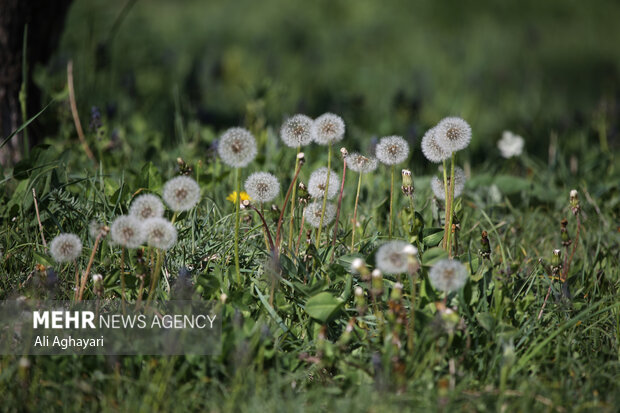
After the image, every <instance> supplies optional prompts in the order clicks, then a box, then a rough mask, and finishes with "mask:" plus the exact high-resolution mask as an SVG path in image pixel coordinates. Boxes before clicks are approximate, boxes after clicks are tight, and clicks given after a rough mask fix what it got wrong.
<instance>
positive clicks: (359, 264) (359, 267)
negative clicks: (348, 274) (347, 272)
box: [351, 258, 366, 272]
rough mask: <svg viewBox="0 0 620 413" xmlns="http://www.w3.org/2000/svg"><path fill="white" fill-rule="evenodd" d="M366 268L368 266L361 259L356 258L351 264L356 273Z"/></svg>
mask: <svg viewBox="0 0 620 413" xmlns="http://www.w3.org/2000/svg"><path fill="white" fill-rule="evenodd" d="M365 266H366V263H365V262H364V260H363V259H361V258H356V259H354V260H353V262H351V268H352V269H353V271H356V272H360V271H361V270H362V268H364V267H365Z"/></svg>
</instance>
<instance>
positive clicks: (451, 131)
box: [435, 117, 471, 153]
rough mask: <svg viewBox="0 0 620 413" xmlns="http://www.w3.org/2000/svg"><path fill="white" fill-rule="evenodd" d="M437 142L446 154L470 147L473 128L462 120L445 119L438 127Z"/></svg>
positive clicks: (455, 118) (456, 118)
mask: <svg viewBox="0 0 620 413" xmlns="http://www.w3.org/2000/svg"><path fill="white" fill-rule="evenodd" d="M435 140H436V142H437V144H438V145H439V146H440V147H441V148H442V149H443V150H444V151H446V152H450V153H452V152H454V151H459V150H461V149H464V148H466V147H467V145H469V142H470V141H471V127H470V126H469V124H468V123H467V122H465V121H464V120H463V119H461V118H458V117H448V118H444V119H442V120H441V122H439V123H438V124H437V126H436V130H435Z"/></svg>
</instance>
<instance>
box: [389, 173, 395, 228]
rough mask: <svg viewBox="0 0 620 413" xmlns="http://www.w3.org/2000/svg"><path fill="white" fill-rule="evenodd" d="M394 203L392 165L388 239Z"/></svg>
mask: <svg viewBox="0 0 620 413" xmlns="http://www.w3.org/2000/svg"><path fill="white" fill-rule="evenodd" d="M393 203H394V165H392V180H391V183H390V222H389V224H388V235H389V239H392V214H393V212H392V209H393V206H394V205H393Z"/></svg>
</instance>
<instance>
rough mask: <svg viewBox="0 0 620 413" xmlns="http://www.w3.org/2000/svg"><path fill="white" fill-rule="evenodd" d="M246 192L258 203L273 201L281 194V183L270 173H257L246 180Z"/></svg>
mask: <svg viewBox="0 0 620 413" xmlns="http://www.w3.org/2000/svg"><path fill="white" fill-rule="evenodd" d="M245 192H247V193H248V195H250V198H252V199H253V200H254V201H257V202H269V201H273V200H274V199H275V198H276V197H277V196H278V194H279V193H280V182H279V181H278V178H276V177H275V176H273V175H272V174H270V173H268V172H255V173H253V174H252V175H250V176H249V177H248V179H246V181H245Z"/></svg>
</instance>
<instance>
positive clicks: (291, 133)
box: [280, 114, 315, 148]
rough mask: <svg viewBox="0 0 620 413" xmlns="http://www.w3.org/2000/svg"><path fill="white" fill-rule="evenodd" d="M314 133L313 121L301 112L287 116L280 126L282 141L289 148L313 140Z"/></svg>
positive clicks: (307, 143)
mask: <svg viewBox="0 0 620 413" xmlns="http://www.w3.org/2000/svg"><path fill="white" fill-rule="evenodd" d="M314 134H315V130H314V121H313V120H312V118H310V117H308V116H306V115H302V114H297V115H295V116H292V117H290V118H288V119H287V120H286V121H285V122H284V123H283V124H282V127H281V128H280V137H281V138H282V142H284V144H285V145H286V146H289V147H291V148H297V147H299V146H306V145H309V144H310V143H311V142H312V141H313V140H314Z"/></svg>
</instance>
